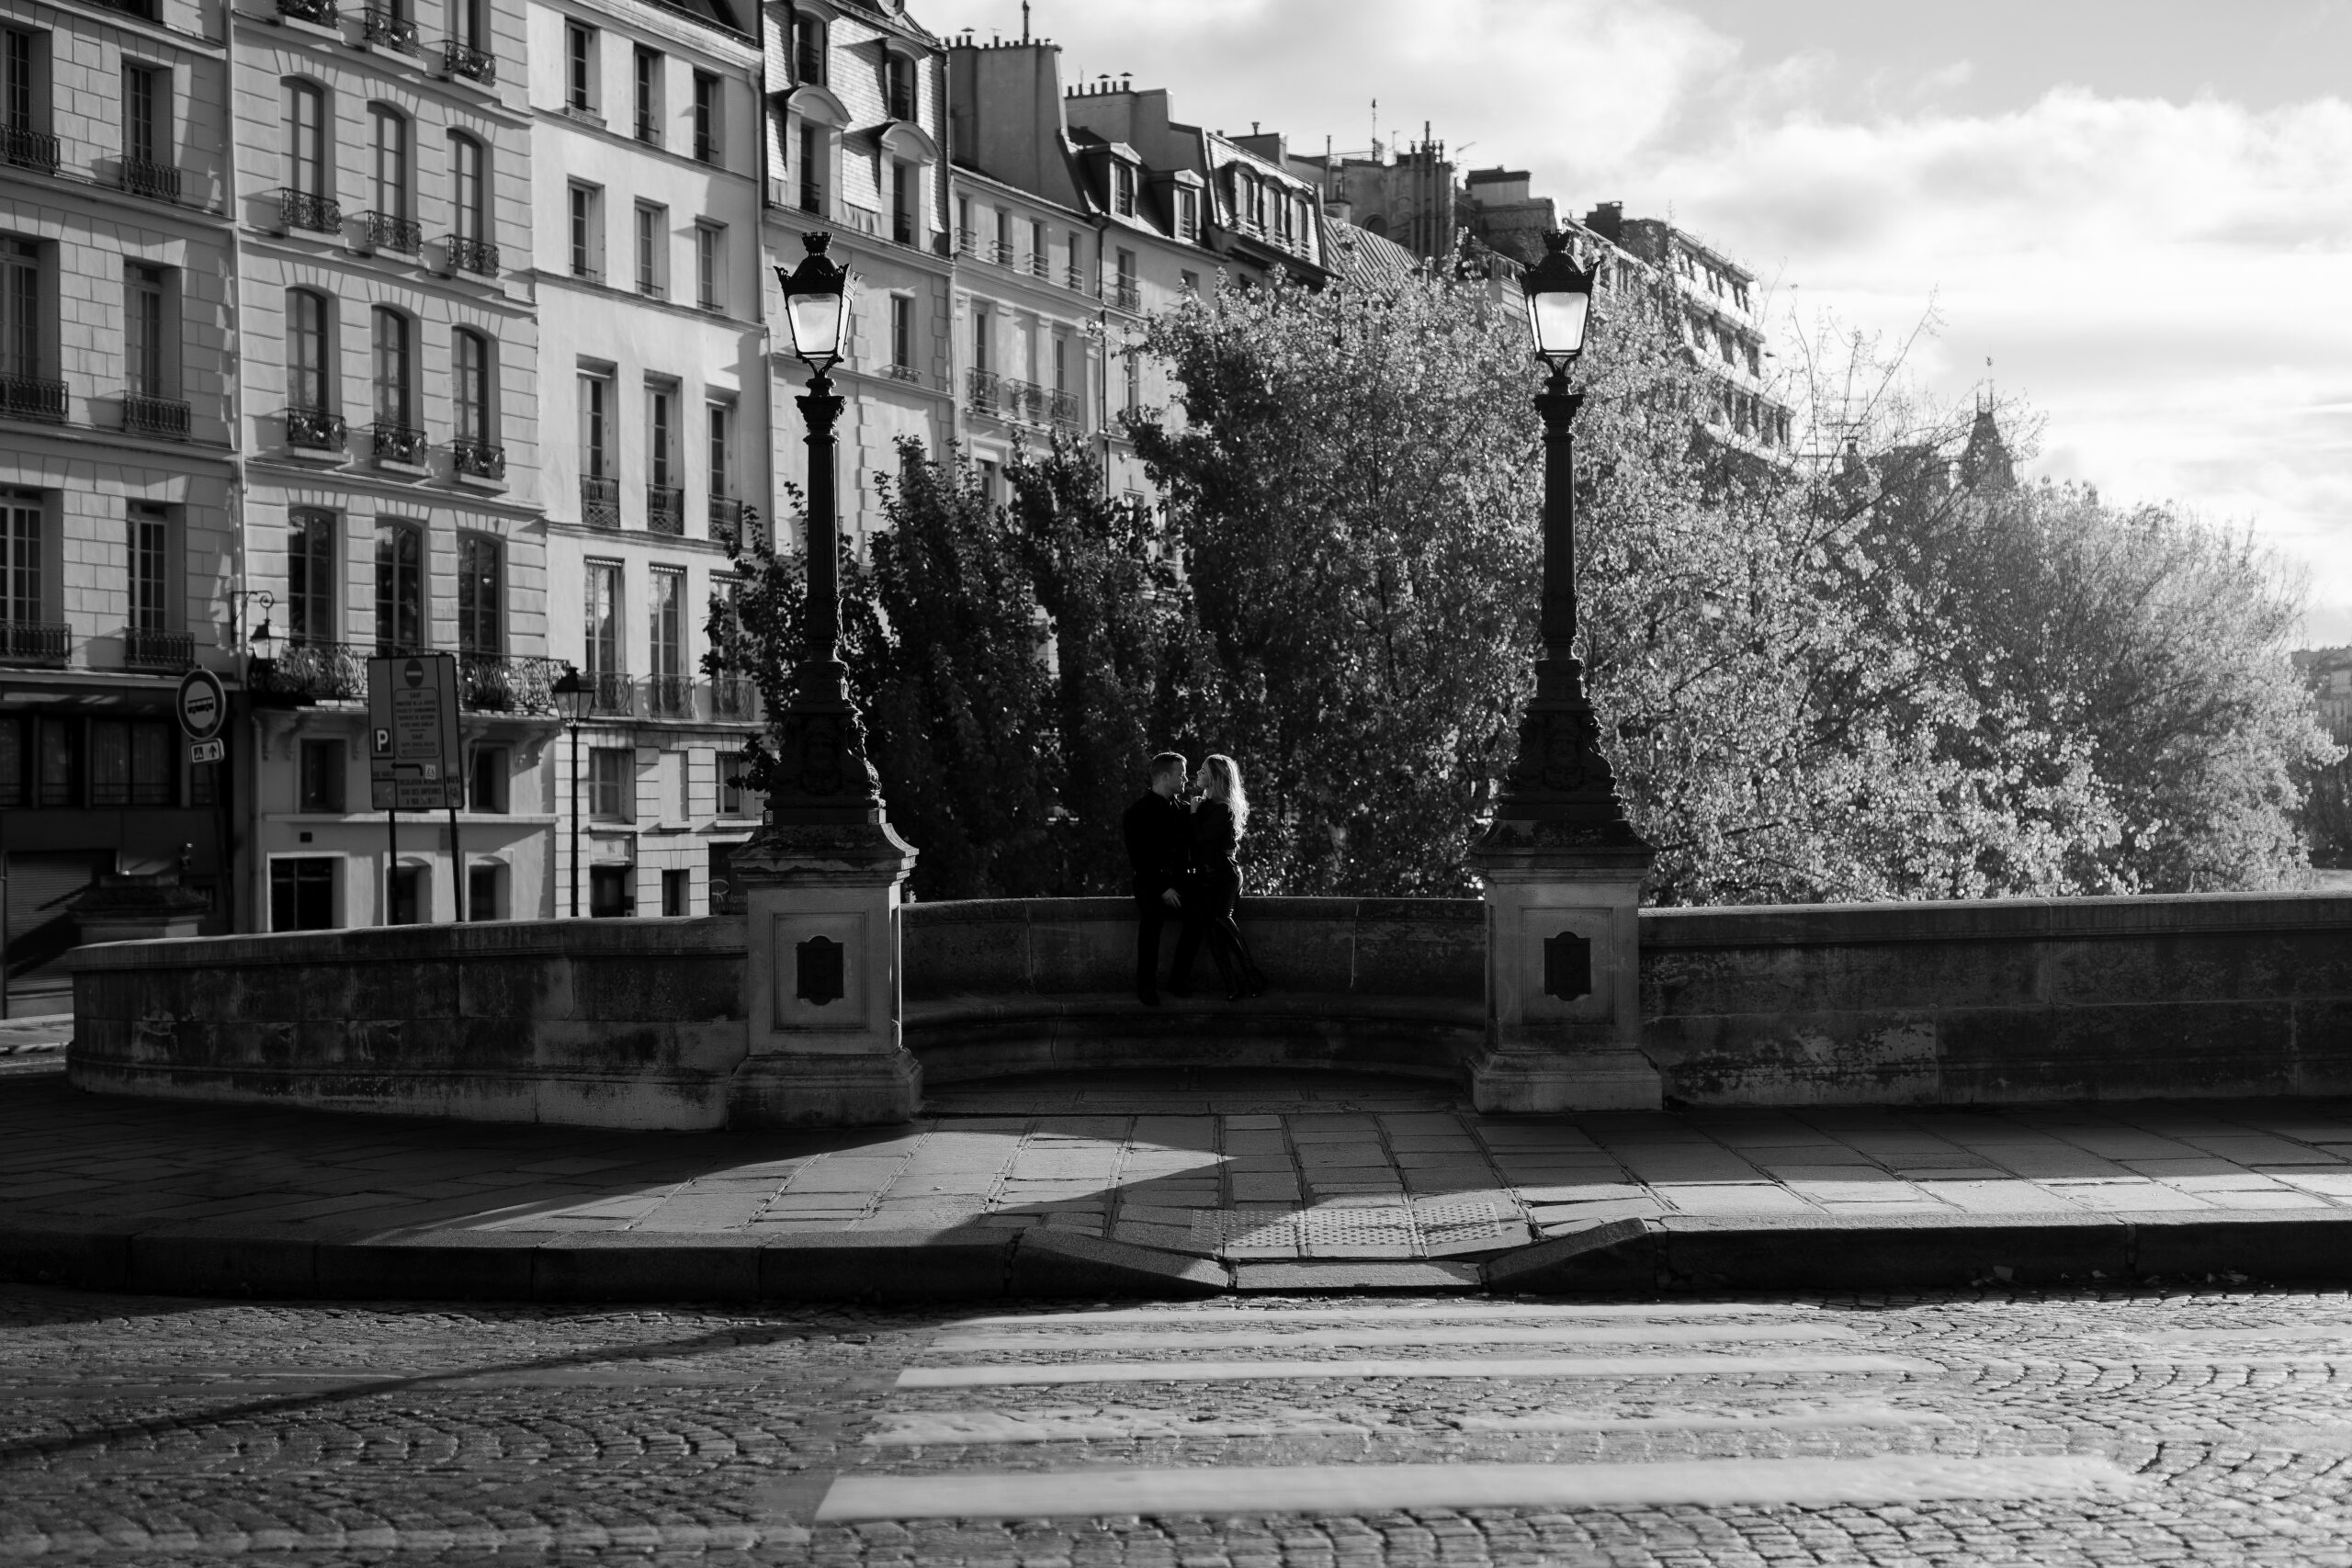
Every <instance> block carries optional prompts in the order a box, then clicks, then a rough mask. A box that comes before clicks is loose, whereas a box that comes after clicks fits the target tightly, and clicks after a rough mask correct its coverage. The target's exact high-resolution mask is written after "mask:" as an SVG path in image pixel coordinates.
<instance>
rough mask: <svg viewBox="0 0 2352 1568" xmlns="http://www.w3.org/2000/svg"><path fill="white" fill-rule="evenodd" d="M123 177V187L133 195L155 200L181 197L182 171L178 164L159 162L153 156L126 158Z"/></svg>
mask: <svg viewBox="0 0 2352 1568" xmlns="http://www.w3.org/2000/svg"><path fill="white" fill-rule="evenodd" d="M121 179H122V188H123V189H125V190H127V191H129V192H130V194H131V195H133V196H143V197H148V198H149V199H150V200H153V201H177V200H178V199H179V198H180V171H179V165H178V164H159V163H157V162H156V161H155V160H154V159H153V158H125V159H124V160H123V161H122V172H121Z"/></svg>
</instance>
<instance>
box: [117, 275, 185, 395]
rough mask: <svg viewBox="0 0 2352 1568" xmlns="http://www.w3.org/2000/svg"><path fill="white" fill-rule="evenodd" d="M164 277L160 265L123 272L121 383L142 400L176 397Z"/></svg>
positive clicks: (165, 280)
mask: <svg viewBox="0 0 2352 1568" xmlns="http://www.w3.org/2000/svg"><path fill="white" fill-rule="evenodd" d="M167 281H168V280H167V278H166V276H165V275H164V269H163V268H162V267H160V266H149V265H146V264H145V263H143V262H132V263H130V264H129V265H127V266H126V267H125V268H124V269H123V301H122V303H123V310H122V358H123V380H124V382H125V383H126V384H127V386H128V387H129V389H130V391H131V392H132V393H133V394H135V395H136V396H139V397H142V398H175V397H177V396H178V395H179V389H178V388H177V387H176V386H175V385H173V384H172V380H173V378H172V363H171V358H172V356H171V354H170V352H169V350H170V347H171V344H170V340H169V335H168V334H169V326H168V324H167V323H168V315H167V312H166V310H165V309H164V306H165V299H164V288H165V286H166V283H167Z"/></svg>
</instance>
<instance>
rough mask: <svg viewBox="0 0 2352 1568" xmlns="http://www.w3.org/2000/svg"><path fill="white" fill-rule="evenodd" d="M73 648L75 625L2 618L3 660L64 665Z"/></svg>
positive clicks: (0, 653)
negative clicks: (4, 619)
mask: <svg viewBox="0 0 2352 1568" xmlns="http://www.w3.org/2000/svg"><path fill="white" fill-rule="evenodd" d="M73 651H74V628H73V627H71V626H60V625H58V624H57V623H55V622H53V621H0V660H5V661H6V662H7V663H10V664H49V665H62V664H63V663H64V662H65V660H66V657H67V656H68V655H69V654H71V653H72V652H73Z"/></svg>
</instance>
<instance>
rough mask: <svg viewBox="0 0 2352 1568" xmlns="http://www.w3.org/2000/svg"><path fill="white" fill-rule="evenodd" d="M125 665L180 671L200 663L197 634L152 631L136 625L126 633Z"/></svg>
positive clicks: (135, 668)
mask: <svg viewBox="0 0 2352 1568" xmlns="http://www.w3.org/2000/svg"><path fill="white" fill-rule="evenodd" d="M122 667H123V668H124V669H125V670H152V671H157V672H159V673H162V674H166V675H176V674H178V673H180V672H181V671H184V670H192V669H194V668H195V667H196V638H195V637H191V636H189V635H188V634H187V632H151V631H141V630H139V629H138V628H137V627H132V628H130V629H129V630H127V631H125V632H124V633H123V634H122Z"/></svg>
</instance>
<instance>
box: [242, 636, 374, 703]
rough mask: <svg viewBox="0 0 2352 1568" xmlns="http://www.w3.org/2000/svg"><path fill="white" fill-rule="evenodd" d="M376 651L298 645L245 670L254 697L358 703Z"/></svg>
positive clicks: (324, 644) (325, 644)
mask: <svg viewBox="0 0 2352 1568" xmlns="http://www.w3.org/2000/svg"><path fill="white" fill-rule="evenodd" d="M374 651H375V650H374V649H365V648H353V647H351V646H350V645H348V644H346V643H340V642H298V643H294V644H292V645H290V646H288V648H286V649H284V650H283V651H282V652H280V653H279V654H278V656H277V658H275V659H256V660H254V661H253V664H252V665H251V667H250V668H249V669H248V670H247V671H246V677H245V680H246V684H247V686H248V687H249V688H250V689H251V690H252V691H253V693H254V695H256V696H263V697H276V698H278V699H280V700H281V701H292V702H297V703H322V702H328V703H336V702H339V703H348V702H357V701H359V700H360V699H361V698H363V697H365V696H367V694H368V655H369V654H370V653H372V652H374Z"/></svg>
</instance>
